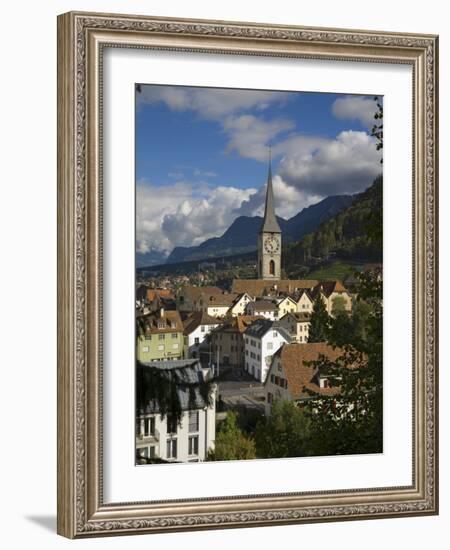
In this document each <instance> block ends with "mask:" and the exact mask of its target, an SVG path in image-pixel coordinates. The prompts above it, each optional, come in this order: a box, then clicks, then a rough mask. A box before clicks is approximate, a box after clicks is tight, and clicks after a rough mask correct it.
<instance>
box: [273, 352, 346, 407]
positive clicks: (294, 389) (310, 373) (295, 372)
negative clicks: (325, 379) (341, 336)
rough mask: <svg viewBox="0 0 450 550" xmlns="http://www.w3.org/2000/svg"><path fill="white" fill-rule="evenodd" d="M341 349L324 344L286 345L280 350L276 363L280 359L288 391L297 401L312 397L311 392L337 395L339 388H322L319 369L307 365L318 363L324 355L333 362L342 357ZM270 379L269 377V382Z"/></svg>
mask: <svg viewBox="0 0 450 550" xmlns="http://www.w3.org/2000/svg"><path fill="white" fill-rule="evenodd" d="M342 353H343V350H342V349H341V348H333V347H332V346H330V345H329V344H326V343H324V342H320V343H311V344H285V345H284V346H283V347H282V348H280V349H279V350H278V351H277V352H276V354H275V356H274V361H276V360H277V359H279V360H280V361H281V365H282V368H283V372H284V376H285V377H286V379H287V382H288V391H289V392H290V393H291V395H292V396H293V397H294V398H295V399H302V398H303V399H305V398H309V397H311V395H310V393H308V390H309V391H312V392H314V393H317V394H319V395H336V394H337V393H339V388H337V387H336V386H335V387H332V388H321V387H320V386H319V384H318V382H319V376H318V374H319V373H318V368H317V367H315V366H313V365H310V366H308V365H305V363H306V362H308V361H316V360H318V359H319V356H321V355H324V356H325V357H327V358H328V359H330V360H331V361H334V360H336V359H337V358H338V357H339V356H340V355H342ZM272 364H273V363H272ZM269 379H270V377H269V376H268V377H267V380H266V383H267V381H268V380H269Z"/></svg>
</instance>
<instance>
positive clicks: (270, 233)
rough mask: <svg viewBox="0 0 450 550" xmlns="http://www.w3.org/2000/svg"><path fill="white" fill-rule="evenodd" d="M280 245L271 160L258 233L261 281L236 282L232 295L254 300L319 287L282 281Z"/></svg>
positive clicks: (237, 280) (246, 280)
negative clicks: (245, 295) (249, 296)
mask: <svg viewBox="0 0 450 550" xmlns="http://www.w3.org/2000/svg"><path fill="white" fill-rule="evenodd" d="M281 242H282V232H281V228H280V225H279V223H278V220H277V217H276V214H275V200H274V194H273V183H272V166H271V162H270V160H269V169H268V174H267V186H266V202H265V210H264V219H263V222H262V224H261V229H260V230H259V234H258V264H257V269H258V278H257V279H234V281H233V285H232V292H235V293H239V294H241V293H244V292H247V293H248V294H250V295H251V296H255V297H258V296H263V295H266V294H271V293H273V292H276V293H279V292H282V293H287V294H293V293H295V292H300V291H302V290H310V291H311V290H312V289H313V288H314V287H315V286H316V285H317V284H318V281H316V280H306V279H300V280H292V279H282V278H281Z"/></svg>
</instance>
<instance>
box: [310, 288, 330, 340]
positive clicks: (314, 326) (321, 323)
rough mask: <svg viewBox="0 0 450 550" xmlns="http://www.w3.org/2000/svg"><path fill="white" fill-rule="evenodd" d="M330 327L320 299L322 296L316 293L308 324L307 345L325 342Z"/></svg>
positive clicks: (328, 317) (328, 318)
mask: <svg viewBox="0 0 450 550" xmlns="http://www.w3.org/2000/svg"><path fill="white" fill-rule="evenodd" d="M329 326H330V316H329V315H328V312H327V310H326V307H325V304H324V302H323V299H322V294H321V293H320V291H319V292H317V294H316V297H315V298H314V303H313V310H312V314H311V320H310V324H309V332H308V343H311V342H326V341H327V339H328V331H329Z"/></svg>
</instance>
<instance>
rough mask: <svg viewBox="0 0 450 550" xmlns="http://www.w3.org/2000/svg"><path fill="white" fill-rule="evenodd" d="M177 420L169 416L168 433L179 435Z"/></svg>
mask: <svg viewBox="0 0 450 550" xmlns="http://www.w3.org/2000/svg"><path fill="white" fill-rule="evenodd" d="M177 427H178V426H177V419H176V418H175V417H174V416H173V415H171V414H168V415H167V433H168V434H176V433H177Z"/></svg>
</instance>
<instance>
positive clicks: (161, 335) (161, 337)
mask: <svg viewBox="0 0 450 550" xmlns="http://www.w3.org/2000/svg"><path fill="white" fill-rule="evenodd" d="M165 337H166V335H165V334H159V335H158V339H159V340H164V338H165Z"/></svg>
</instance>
